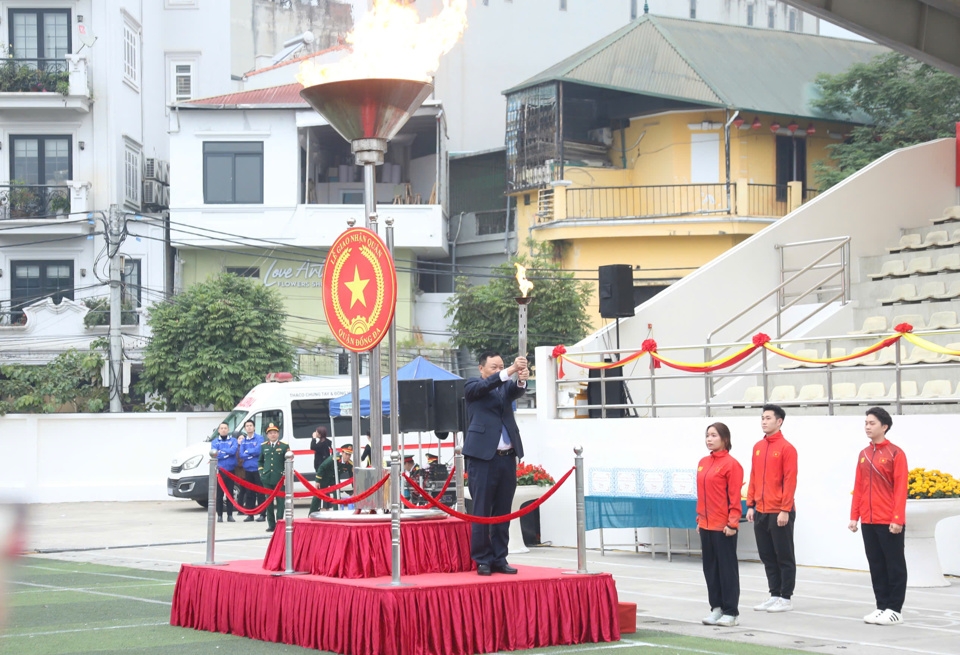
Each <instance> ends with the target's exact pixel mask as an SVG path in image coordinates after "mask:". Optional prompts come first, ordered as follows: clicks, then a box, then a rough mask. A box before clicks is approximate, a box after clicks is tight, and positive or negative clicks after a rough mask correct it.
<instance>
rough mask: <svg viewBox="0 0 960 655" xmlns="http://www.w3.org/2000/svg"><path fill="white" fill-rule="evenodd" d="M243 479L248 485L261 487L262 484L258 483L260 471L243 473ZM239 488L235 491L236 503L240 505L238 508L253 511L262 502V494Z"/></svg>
mask: <svg viewBox="0 0 960 655" xmlns="http://www.w3.org/2000/svg"><path fill="white" fill-rule="evenodd" d="M243 477H244V482H247V483H248V484H255V485H257V486H258V487H262V486H263V484H262V483H261V482H260V471H244V472H243ZM239 486H240V489H239V490H238V491H237V502H239V503H240V507H243V508H245V509H253V508H254V507H256V506H257V505H259V504H260V503H262V502H263V499H264V495H263V494H261V493H257V492H256V491H254V490H252V489H247V488H246V487H244V486H243V485H239Z"/></svg>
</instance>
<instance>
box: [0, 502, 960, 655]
mask: <svg viewBox="0 0 960 655" xmlns="http://www.w3.org/2000/svg"><path fill="white" fill-rule="evenodd" d="M304 515H306V506H305V505H304V506H302V507H301V506H298V508H297V516H304ZM205 517H206V513H205V511H204V510H202V509H200V508H199V507H198V506H197V505H195V504H193V503H190V502H187V501H184V502H153V503H149V502H146V503H83V504H80V503H78V504H59V505H35V506H31V507H30V514H29V519H28V520H29V525H30V533H29V535H28V546H29V549H30V550H31V551H33V554H32V557H34V558H49V559H51V560H60V561H61V562H50V567H51V568H54V569H56V568H58V567H63V566H67V565H66V564H63V563H62V562H73V563H84V562H88V563H93V564H96V565H98V566H99V565H111V566H122V567H129V568H132V569H138V570H140V571H152V572H154V573H152V574H144V575H145V576H147V577H151V578H153V579H152V580H151V581H147V582H146V583H145V584H147V585H154V584H156V585H158V588H160V589H167V593H168V594H169V592H170V588H169V582H170V580H172V578H173V576H171V574H173V573H175V572H176V571H177V570H178V569H179V566H180V564H181V563H183V562H202V561H203V560H204V556H205V548H206V546H205V541H204V538H205V530H206V522H205ZM217 529H218V533H217V534H218V542H217V550H216V557H217V559H218V560H221V559H223V560H227V559H256V558H260V557H262V555H263V552H264V550H265V548H266V544H267V539H268V537H269V535H267V534H266V533H265V532H264V524H263V523H242V522H238V523H223V524H218V526H217ZM588 559H589V567H590V568H591V569H593V570H602V571H609V572H611V573H613V575H614V576H615V579H616V582H617V589H618V591H619V593H620V598H621V600H626V601H631V602H636V603H637V608H638V616H637V621H638V628H640V629H641V630H642V632H641V633H638V635H635V636H630V637H627V638H626V639H625V641H624V642H622V643H621V644H618V645H607V646H605V647H590V648H585V649H583V648H581V649H575V648H571V649H565V650H560V649H550V650H549V651H548V652H550V653H551V654H553V653H559V652H570V653H573V652H577V653H592V652H595V651H596V652H600V650H605V649H627V651H626V652H627V653H633V652H637V653H639V652H640V650H639V649H643V650H644V651H645V652H648V651H649V650H650V649H656V650H657V651H658V652H661V653H662V652H668V651H669V652H676V653H689V652H707V653H720V652H731V653H741V652H742V653H746V652H782V651H784V650H787V649H800V650H804V651H809V652H821V653H850V654H860V653H863V654H868V653H869V654H871V655H873V654H875V653H879V654H881V655H882V654H884V653H895V652H906V653H927V654H931V655H940V654H957V655H960V580H954V584H953V585H952V586H951V587H946V588H941V589H926V590H921V589H910V590H909V591H908V592H907V603H906V607H905V608H904V616H905V619H906V623H905V624H903V625H900V626H893V627H880V626H870V625H866V624H864V623H863V622H862V619H861V617H862V616H863V615H864V614H866V613H867V612H868V611H869V610H870V609H872V607H873V605H872V592H871V590H870V581H869V576H868V575H867V574H866V573H863V572H855V571H842V570H830V569H815V568H801V569H800V570H799V572H798V583H797V589H798V592H797V595H796V596H795V597H794V606H795V607H796V609H795V611H793V612H791V613H788V614H780V615H770V614H766V613H760V612H753V611H752V610H751V609H750V606H751V605H753V604H754V603H756V602H759V601H761V600H762V599H763V598H764V597H765V596H766V585H765V579H764V575H763V570H762V568H761V567H760V565H759V564H754V563H749V562H747V563H741V569H740V577H741V586H742V589H743V592H742V596H741V611H742V615H741V625H740V626H739V627H738V628H734V629H721V628H709V627H706V626H703V625H701V624H700V622H699V619H700V617H701V615H702V614H704V613H705V612H706V610H707V607H706V603H705V596H706V590H705V587H704V584H703V577H702V574H701V571H700V561H699V559H696V558H687V557H675V558H674V560H673V562H672V563H668V562H666V561H665V559H664V558H662V557H658V558H657V559H656V560H651V559H650V556H649V555H637V554H635V553H632V552H616V553H612V554H611V553H609V552H608V554H607V556H606V557H601V556H600V554H599V552H591V553H589V558H588ZM511 561H513V562H515V563H520V564H530V565H536V566H552V567H562V568H576V552H575V551H574V550H571V549H564V548H549V547H545V548H535V549H532V550H531V552H530V553H529V554H525V555H516V556H513V557H512V558H511ZM28 564H29V567H30V568H25V569H22V571H23V572H24V575H27V576H29V575H31V574H39V573H42V572H43V568H38V566H39V567H42V562H38V560H36V559H32V560H30V561H29V562H28ZM85 566H86V565H83V564H76V565H75V566H74V567H73V568H72V569H71V570H74V571H75V572H76V574H80V573H83V571H81V569H82V568H84V567H85ZM93 571H94V572H96V571H97V569H93ZM101 577H102V576H101ZM15 579H16V578H15ZM154 580H155V581H154ZM22 581H25V582H30V580H22ZM30 584H41V583H36V582H30ZM164 584H165V585H166V587H164V586H163V585H164ZM34 589H41V587H34ZM20 591H23V589H20ZM11 598H16V596H15V595H13V596H11ZM167 598H169V596H167ZM158 607H159V606H158ZM164 612H166V613H169V605H164V606H162V611H161V612H160V615H163V614H164ZM160 615H158V616H160ZM167 615H168V614H167ZM14 616H17V614H16V612H14ZM156 621H157V622H158V623H162V622H163V617H162V616H160V618H159V619H156ZM18 629H22V626H19V627H18ZM171 630H175V629H172V628H171ZM664 632H665V633H672V634H673V635H679V636H675V637H670V635H669V634H668V635H664V634H662V633H664ZM21 634H25V633H21ZM224 638H225V639H226V637H224ZM717 639H720V640H726V641H728V642H732V643H729V645H728V647H726V646H723V642H717V641H713V640H717ZM243 641H248V640H243ZM200 642H202V640H199V641H198V642H197V643H198V644H199V643H200ZM30 643H31V644H33V643H36V642H33V641H31V642H30ZM717 644H719V646H718V645H717ZM10 645H11V642H10V641H9V640H8V639H2V640H0V652H26V651H23V650H21V649H19V648H18V649H16V650H9V651H6V650H5V647H8V646H10ZM223 645H224V647H226V646H227V644H226V643H225V642H224V644H223ZM218 647H219V646H218ZM229 647H230V648H233V647H234V646H233V645H232V643H231V645H230V646H229ZM210 648H211V649H212V648H213V645H212V644H210ZM635 648H636V649H638V650H636V651H635V650H634V649H635ZM30 651H31V652H34V651H33V648H31V649H30ZM35 652H41V651H35ZM42 652H64V651H62V650H49V649H46V648H45V649H43V651H42ZM78 652H85V651H78ZM143 652H148V651H143ZM157 652H160V651H157ZM191 652H207V651H204V650H193V651H191ZM210 652H212V650H211V651H210ZM238 652H239V651H238ZM244 652H249V651H244ZM264 652H266V651H264ZM270 652H273V651H270ZM276 652H285V651H276Z"/></svg>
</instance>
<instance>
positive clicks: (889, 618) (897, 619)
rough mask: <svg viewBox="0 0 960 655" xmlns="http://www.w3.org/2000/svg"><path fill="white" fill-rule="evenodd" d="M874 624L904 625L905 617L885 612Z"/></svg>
mask: <svg viewBox="0 0 960 655" xmlns="http://www.w3.org/2000/svg"><path fill="white" fill-rule="evenodd" d="M873 622H874V623H875V624H877V625H896V624H898V623H903V617H902V616H900V612H894V611H893V610H883V612H882V613H881V614H880V616H878V617H877V618H876V619H875V620H874V621H873ZM718 625H719V624H718Z"/></svg>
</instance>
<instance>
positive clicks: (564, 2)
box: [560, 0, 567, 11]
mask: <svg viewBox="0 0 960 655" xmlns="http://www.w3.org/2000/svg"><path fill="white" fill-rule="evenodd" d="M566 10H567V0H560V11H566Z"/></svg>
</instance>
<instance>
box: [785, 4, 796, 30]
mask: <svg viewBox="0 0 960 655" xmlns="http://www.w3.org/2000/svg"><path fill="white" fill-rule="evenodd" d="M787 29H789V30H790V31H791V32H796V31H797V11H796V10H795V9H791V10H790V13H789V23H788V27H787Z"/></svg>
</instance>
